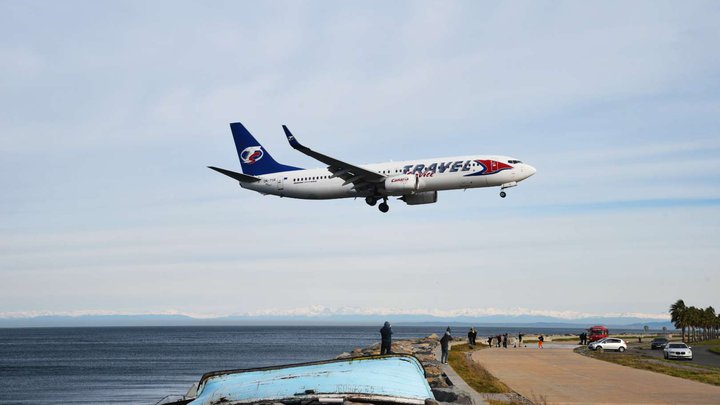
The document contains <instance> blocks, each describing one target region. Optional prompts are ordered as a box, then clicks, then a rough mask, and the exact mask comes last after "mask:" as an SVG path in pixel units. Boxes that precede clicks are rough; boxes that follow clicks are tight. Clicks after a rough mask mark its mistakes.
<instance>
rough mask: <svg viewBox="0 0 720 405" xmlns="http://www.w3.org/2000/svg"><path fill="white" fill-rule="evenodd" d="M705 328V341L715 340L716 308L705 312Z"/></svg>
mask: <svg viewBox="0 0 720 405" xmlns="http://www.w3.org/2000/svg"><path fill="white" fill-rule="evenodd" d="M703 326H704V327H705V340H710V339H712V338H713V329H715V308H713V307H712V306H709V307H707V308H705V310H704V311H703Z"/></svg>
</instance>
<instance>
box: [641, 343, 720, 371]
mask: <svg viewBox="0 0 720 405" xmlns="http://www.w3.org/2000/svg"><path fill="white" fill-rule="evenodd" d="M633 346H635V345H633ZM633 346H631V347H632V348H631V350H629V351H631V352H635V353H640V354H644V355H647V356H652V357H657V358H658V359H662V358H663V351H662V350H649V349H639V348H637V347H633ZM690 347H692V351H693V359H692V361H687V360H678V363H679V364H686V363H687V364H701V365H703V366H710V367H719V368H720V355H718V354H715V353H711V352H710V350H709V347H708V346H693V345H692V343H691V344H690Z"/></svg>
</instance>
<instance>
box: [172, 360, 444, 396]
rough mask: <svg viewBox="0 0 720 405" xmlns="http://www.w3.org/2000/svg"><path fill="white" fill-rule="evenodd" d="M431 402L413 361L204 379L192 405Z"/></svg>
mask: <svg viewBox="0 0 720 405" xmlns="http://www.w3.org/2000/svg"><path fill="white" fill-rule="evenodd" d="M428 398H430V399H434V397H433V393H432V390H431V389H430V386H429V385H428V383H427V380H426V379H425V371H424V369H423V367H422V365H421V364H420V362H419V361H418V360H417V359H416V358H415V357H413V356H407V355H389V356H371V357H356V358H352V359H343V360H329V361H322V362H315V363H303V364H294V365H287V366H279V367H266V368H257V369H249V370H230V371H216V372H212V373H207V374H205V375H203V377H202V378H201V380H200V383H199V385H198V389H197V396H196V397H195V398H194V399H193V400H192V401H189V402H183V403H189V404H192V405H219V404H248V403H257V402H266V403H267V402H271V403H272V402H275V403H284V404H309V403H313V404H315V403H321V404H322V403H342V402H345V401H349V402H389V403H400V404H424V403H425V400H426V399H428Z"/></svg>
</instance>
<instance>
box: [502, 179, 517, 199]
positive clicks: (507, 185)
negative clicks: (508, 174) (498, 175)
mask: <svg viewBox="0 0 720 405" xmlns="http://www.w3.org/2000/svg"><path fill="white" fill-rule="evenodd" d="M515 186H517V181H511V182H510V183H505V184H501V185H500V197H502V198H505V197H507V193H506V192H505V189H506V188H510V187H515Z"/></svg>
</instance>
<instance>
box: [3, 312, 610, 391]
mask: <svg viewBox="0 0 720 405" xmlns="http://www.w3.org/2000/svg"><path fill="white" fill-rule="evenodd" d="M380 326H382V325H378V326H217V327H212V326H187V327H102V328H20V329H0V381H1V382H2V386H1V388H0V404H50V403H52V404H106V403H113V404H156V403H158V402H159V401H161V400H162V399H163V398H164V397H166V396H168V395H172V396H181V395H183V394H185V393H186V392H187V390H188V389H189V388H190V386H191V385H192V384H193V383H197V382H198V381H199V380H200V377H201V376H202V375H203V374H204V373H206V372H209V371H217V370H231V369H245V368H254V367H263V366H272V365H281V364H291V363H300V362H307V361H317V360H326V359H331V358H334V357H336V356H337V355H339V354H341V353H343V352H349V351H351V350H352V349H354V348H356V347H365V346H369V345H371V344H373V343H377V342H378V341H379V338H380V334H379V330H380ZM477 329H478V339H481V338H484V337H487V336H491V335H496V334H499V333H509V334H511V335H516V334H517V333H518V332H523V333H527V334H535V333H543V334H579V333H580V332H582V330H581V329H561V328H477ZM444 331H445V328H444V327H440V326H393V332H394V334H393V339H407V338H418V337H425V336H428V335H430V334H432V333H437V334H438V335H440V334H442V333H443V332H444ZM467 331H468V328H467V327H456V328H455V330H454V335H455V336H459V337H466V336H467ZM613 332H621V331H619V330H613Z"/></svg>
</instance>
